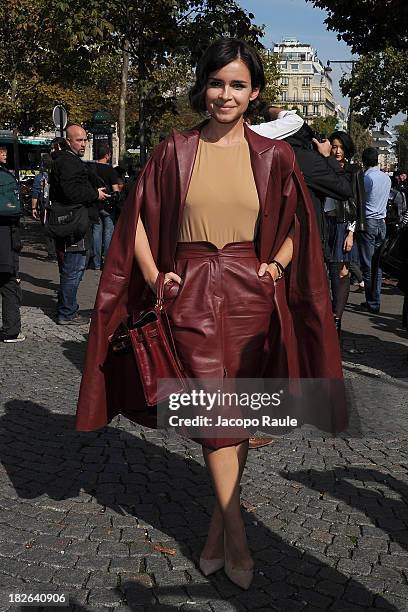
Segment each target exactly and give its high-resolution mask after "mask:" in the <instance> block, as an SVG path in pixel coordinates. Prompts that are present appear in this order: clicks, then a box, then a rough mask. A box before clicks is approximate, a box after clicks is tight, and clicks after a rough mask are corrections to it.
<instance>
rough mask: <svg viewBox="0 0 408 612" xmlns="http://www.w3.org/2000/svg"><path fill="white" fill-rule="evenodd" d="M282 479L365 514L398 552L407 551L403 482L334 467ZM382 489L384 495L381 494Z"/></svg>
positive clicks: (407, 498)
mask: <svg viewBox="0 0 408 612" xmlns="http://www.w3.org/2000/svg"><path fill="white" fill-rule="evenodd" d="M281 476H282V477H283V478H287V479H288V480H291V481H292V480H295V481H296V482H299V483H301V484H303V485H304V486H306V487H308V488H310V489H314V490H316V491H320V492H322V491H325V492H326V493H329V494H330V495H331V496H332V497H335V498H336V499H338V500H341V501H343V502H345V503H346V504H347V505H349V506H351V507H353V508H356V509H357V510H360V511H361V512H364V513H365V514H366V516H367V517H368V518H369V519H370V521H371V522H372V524H373V526H378V527H379V528H380V529H381V530H383V531H385V532H387V533H388V534H389V535H390V537H391V538H392V540H393V542H396V543H397V544H399V546H400V547H401V549H403V550H408V532H407V527H408V507H407V504H408V484H407V483H406V482H403V481H401V480H398V479H397V478H394V476H391V475H390V474H384V473H383V472H379V471H378V470H375V469H369V468H368V469H367V468H357V467H350V469H349V470H348V469H345V468H336V469H335V470H330V471H326V472H319V471H317V470H308V471H299V472H285V473H282V474H281ZM350 481H351V482H350ZM367 483H370V485H371V486H370V485H368V488H367ZM359 485H360V486H359ZM373 485H374V486H373ZM376 488H377V489H378V490H376ZM384 489H385V494H384V495H383V494H382V493H381V491H382V490H383V491H384ZM387 493H391V494H392V497H390V498H389V497H387ZM398 497H400V499H398ZM379 552H380V551H379ZM383 552H384V551H383ZM401 554H403V553H401Z"/></svg>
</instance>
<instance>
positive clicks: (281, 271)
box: [269, 259, 285, 280]
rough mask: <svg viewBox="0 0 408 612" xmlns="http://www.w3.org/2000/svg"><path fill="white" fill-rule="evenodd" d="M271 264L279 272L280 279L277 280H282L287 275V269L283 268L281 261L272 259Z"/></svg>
mask: <svg viewBox="0 0 408 612" xmlns="http://www.w3.org/2000/svg"><path fill="white" fill-rule="evenodd" d="M271 264H273V265H274V266H275V268H276V269H277V271H278V278H277V279H276V280H279V279H281V278H282V276H283V275H284V273H285V268H284V267H283V266H282V264H281V263H280V262H279V261H276V259H272V261H271V262H270V264H269V265H271Z"/></svg>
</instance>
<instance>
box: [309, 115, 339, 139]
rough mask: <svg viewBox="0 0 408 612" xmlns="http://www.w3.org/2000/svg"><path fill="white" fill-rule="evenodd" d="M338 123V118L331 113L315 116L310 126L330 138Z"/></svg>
mask: <svg viewBox="0 0 408 612" xmlns="http://www.w3.org/2000/svg"><path fill="white" fill-rule="evenodd" d="M336 124H337V118H336V117H335V116H334V115H329V116H328V117H315V118H314V119H313V121H312V123H311V124H310V127H311V128H312V129H313V130H314V131H315V132H317V133H318V134H322V136H325V137H326V138H328V137H329V136H330V134H332V133H333V132H334V130H335V129H336Z"/></svg>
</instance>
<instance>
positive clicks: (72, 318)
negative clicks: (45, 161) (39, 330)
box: [50, 125, 109, 325]
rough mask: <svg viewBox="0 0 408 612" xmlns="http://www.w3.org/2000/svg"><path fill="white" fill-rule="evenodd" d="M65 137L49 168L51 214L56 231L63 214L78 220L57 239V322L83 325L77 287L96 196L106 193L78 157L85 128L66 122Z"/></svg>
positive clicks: (61, 226) (61, 230) (95, 210)
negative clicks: (61, 148) (96, 184)
mask: <svg viewBox="0 0 408 612" xmlns="http://www.w3.org/2000/svg"><path fill="white" fill-rule="evenodd" d="M66 141H67V145H68V148H67V149H66V150H62V151H60V152H59V154H58V156H57V157H56V158H55V160H54V162H53V165H52V169H51V174H50V201H51V211H52V212H51V214H52V213H53V218H54V219H58V220H59V221H58V232H59V235H61V233H64V223H63V221H64V218H71V219H72V218H73V219H78V220H79V219H81V221H78V224H77V225H75V227H74V228H72V224H71V225H67V226H66V227H67V233H68V232H71V233H70V234H69V233H68V235H64V236H63V237H61V238H59V239H58V240H57V254H58V263H59V268H60V289H59V293H58V304H57V323H58V324H59V325H85V324H87V323H88V322H89V319H88V317H84V316H81V315H80V314H79V312H78V311H79V305H78V302H77V291H78V287H79V284H80V282H81V280H82V277H83V274H84V271H85V268H86V263H87V258H88V252H89V248H90V246H91V226H92V223H97V222H98V206H97V204H98V200H99V201H101V200H105V199H106V198H108V197H109V196H108V195H107V194H106V193H105V191H104V189H103V188H99V189H98V188H97V187H96V186H95V179H94V177H93V174H92V172H90V170H89V168H88V166H87V164H85V163H84V162H83V161H82V159H81V158H82V157H83V156H84V155H85V149H86V144H87V135H86V132H85V130H84V129H83V128H82V127H81V126H80V125H70V126H69V127H68V129H67V137H66Z"/></svg>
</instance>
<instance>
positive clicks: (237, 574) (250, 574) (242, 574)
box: [224, 561, 254, 591]
mask: <svg viewBox="0 0 408 612" xmlns="http://www.w3.org/2000/svg"><path fill="white" fill-rule="evenodd" d="M224 572H225V574H226V576H228V578H229V579H230V580H231V582H233V583H234V584H236V585H237V586H239V587H240V588H241V589H244V590H245V591H247V590H248V589H249V587H250V586H251V583H252V580H253V579H254V570H253V569H235V568H234V567H232V566H231V565H230V564H229V563H228V561H225V565H224Z"/></svg>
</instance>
